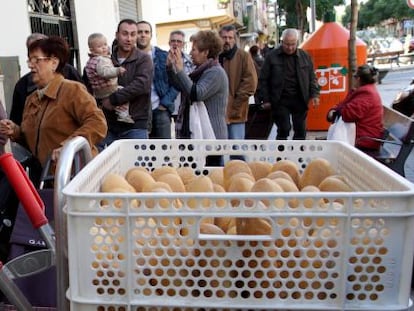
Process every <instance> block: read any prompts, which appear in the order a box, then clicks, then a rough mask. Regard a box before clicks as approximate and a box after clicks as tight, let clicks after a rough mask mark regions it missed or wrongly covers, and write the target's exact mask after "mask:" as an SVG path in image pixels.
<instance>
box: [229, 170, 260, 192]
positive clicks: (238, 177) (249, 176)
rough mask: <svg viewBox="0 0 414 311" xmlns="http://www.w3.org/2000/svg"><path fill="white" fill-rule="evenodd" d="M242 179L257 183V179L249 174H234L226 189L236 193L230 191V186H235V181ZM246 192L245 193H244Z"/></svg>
mask: <svg viewBox="0 0 414 311" xmlns="http://www.w3.org/2000/svg"><path fill="white" fill-rule="evenodd" d="M241 178H244V179H249V180H251V181H252V182H255V181H256V179H255V178H254V176H253V175H251V174H249V173H246V172H240V173H236V174H233V175H232V176H231V177H230V178H229V180H228V181H227V183H226V184H227V188H225V189H226V190H227V191H228V192H234V191H232V190H230V186H231V184H233V183H234V181H235V180H237V179H241ZM236 192H242V191H236ZM243 192H244V191H243Z"/></svg>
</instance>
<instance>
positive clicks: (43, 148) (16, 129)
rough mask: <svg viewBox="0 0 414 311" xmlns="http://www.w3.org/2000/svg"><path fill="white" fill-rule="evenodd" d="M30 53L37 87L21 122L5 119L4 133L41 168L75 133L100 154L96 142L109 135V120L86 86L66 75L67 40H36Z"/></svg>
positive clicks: (2, 123)
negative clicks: (64, 69)
mask: <svg viewBox="0 0 414 311" xmlns="http://www.w3.org/2000/svg"><path fill="white" fill-rule="evenodd" d="M28 53H29V58H28V60H27V64H28V66H29V68H30V72H31V73H32V77H33V82H34V83H35V84H36V86H37V90H36V91H35V92H33V93H32V94H31V95H30V96H29V97H28V98H27V99H26V104H25V108H24V111H23V119H22V123H21V125H20V126H18V125H17V124H15V123H14V122H13V121H11V120H8V119H4V120H1V121H0V134H5V135H7V136H8V137H9V138H10V139H11V140H12V141H16V142H18V143H20V144H22V145H23V146H26V147H27V148H28V149H29V150H30V151H31V152H32V154H33V155H34V157H35V158H37V160H39V164H40V168H42V167H44V165H45V164H46V162H47V159H48V158H49V156H50V157H51V159H52V160H53V161H56V160H58V158H59V155H60V151H61V148H62V147H63V145H64V144H65V142H66V141H68V140H70V139H71V138H73V137H75V136H83V137H85V138H86V139H87V140H88V142H89V144H90V146H91V149H92V153H93V154H94V153H95V154H96V153H97V149H96V147H95V145H96V144H97V143H98V142H99V141H100V140H102V139H103V138H104V137H105V135H106V131H107V125H106V120H105V117H104V115H103V113H102V111H101V110H100V109H99V108H98V107H97V105H96V101H95V99H94V98H93V97H92V95H90V94H89V93H88V92H87V90H86V88H85V86H84V85H82V84H81V83H79V82H74V81H70V80H66V79H65V78H64V77H63V75H62V70H63V67H64V66H65V64H66V62H67V60H68V58H69V47H68V45H67V43H66V42H65V41H64V40H63V39H62V38H60V37H49V38H44V39H40V40H36V41H34V42H33V43H32V44H31V45H30V46H29V49H28Z"/></svg>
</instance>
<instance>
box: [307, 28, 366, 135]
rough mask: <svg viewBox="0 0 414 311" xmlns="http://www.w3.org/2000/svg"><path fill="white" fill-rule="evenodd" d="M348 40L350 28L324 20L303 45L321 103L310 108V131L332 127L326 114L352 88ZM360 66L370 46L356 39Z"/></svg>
mask: <svg viewBox="0 0 414 311" xmlns="http://www.w3.org/2000/svg"><path fill="white" fill-rule="evenodd" d="M348 40H349V31H348V30H347V29H346V28H344V27H342V26H341V25H339V24H338V23H336V22H325V23H324V24H323V25H322V26H321V27H320V28H319V29H318V30H317V31H315V32H314V33H313V34H312V35H311V36H310V37H309V38H308V40H306V41H305V42H303V43H302V45H301V46H300V47H301V48H302V49H303V50H305V51H306V52H308V53H309V54H310V56H311V57H312V60H313V63H314V66H315V74H316V77H317V79H318V84H319V87H320V105H319V107H317V108H313V107H312V105H309V107H310V109H309V112H308V118H307V128H308V130H314V131H325V130H327V129H328V127H329V125H330V124H329V123H328V122H327V121H326V114H327V112H328V111H329V109H330V108H331V107H332V106H334V105H336V104H337V103H339V102H340V101H341V100H342V99H343V98H344V97H345V96H346V94H347V92H348V90H349V85H348V74H352V73H350V72H349V66H348ZM356 54H357V65H358V66H360V65H362V64H365V62H366V59H367V45H366V44H365V43H364V42H363V41H362V40H361V39H358V38H357V39H356Z"/></svg>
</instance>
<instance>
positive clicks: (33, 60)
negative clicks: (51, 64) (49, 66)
mask: <svg viewBox="0 0 414 311" xmlns="http://www.w3.org/2000/svg"><path fill="white" fill-rule="evenodd" d="M49 59H50V57H49V56H32V57H30V58H29V59H28V60H27V61H26V63H27V64H28V65H31V64H36V65H37V64H39V62H40V61H41V60H49Z"/></svg>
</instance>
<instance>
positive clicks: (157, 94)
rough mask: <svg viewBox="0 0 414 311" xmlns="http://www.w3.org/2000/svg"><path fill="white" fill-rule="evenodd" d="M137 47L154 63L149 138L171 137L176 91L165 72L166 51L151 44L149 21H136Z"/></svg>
mask: <svg viewBox="0 0 414 311" xmlns="http://www.w3.org/2000/svg"><path fill="white" fill-rule="evenodd" d="M137 24H138V40H137V46H138V49H139V50H141V51H143V52H144V53H147V54H148V55H149V56H150V57H151V58H152V62H153V65H154V78H153V81H152V85H151V104H152V126H151V132H150V138H165V139H171V116H172V113H173V112H174V110H175V104H174V101H175V98H176V97H177V95H178V91H177V90H176V89H175V88H174V87H173V86H172V85H171V84H170V83H169V81H168V74H167V56H168V52H167V51H164V50H161V49H160V48H158V47H156V46H151V38H152V26H151V24H150V23H149V22H146V21H139V22H138V23H137Z"/></svg>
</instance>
